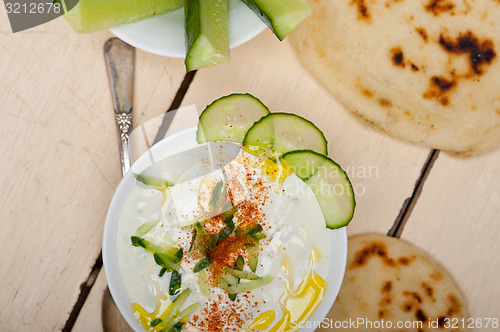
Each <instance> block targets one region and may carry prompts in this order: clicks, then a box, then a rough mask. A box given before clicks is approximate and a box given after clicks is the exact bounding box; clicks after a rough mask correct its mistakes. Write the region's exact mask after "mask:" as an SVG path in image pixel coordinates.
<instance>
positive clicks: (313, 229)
mask: <svg viewBox="0 0 500 332" xmlns="http://www.w3.org/2000/svg"><path fill="white" fill-rule="evenodd" d="M210 146H211V148H210V149H209V148H207V146H206V145H205V146H202V147H200V148H196V149H189V150H187V151H184V152H180V153H177V154H176V155H174V156H171V157H169V158H167V159H166V160H164V161H161V162H159V163H156V164H155V165H153V166H152V167H149V168H148V169H147V170H146V171H145V173H147V174H148V175H155V176H158V177H162V178H164V179H168V180H169V181H172V182H174V183H176V185H175V186H174V188H173V189H172V190H171V191H170V192H168V193H167V197H166V201H165V203H164V204H162V200H165V197H163V198H162V192H160V191H158V190H156V189H152V188H148V187H146V186H144V185H142V184H138V185H137V186H136V188H135V189H134V190H133V191H132V192H131V193H130V196H129V197H128V199H127V201H126V204H125V206H124V209H123V212H122V215H121V219H120V225H119V230H118V254H119V264H120V270H121V273H122V276H123V281H124V284H125V286H126V288H127V291H128V293H129V297H130V301H131V303H139V304H140V305H142V306H143V307H144V308H145V309H146V310H147V311H148V312H152V311H154V310H155V309H156V303H157V299H158V297H160V296H162V295H164V294H166V293H168V285H169V279H170V278H169V273H166V274H165V275H164V276H163V277H159V276H158V274H159V271H160V269H161V268H160V267H159V266H158V265H157V264H156V263H155V262H154V260H153V257H152V255H151V254H150V253H147V252H146V251H145V250H144V249H143V248H139V247H134V246H132V245H131V240H130V237H131V236H133V235H136V230H137V228H139V227H140V226H141V225H143V224H144V223H146V222H150V221H154V220H157V219H158V218H159V219H160V222H159V223H158V224H157V225H156V226H155V227H154V228H153V229H152V230H151V231H149V232H148V233H147V234H146V235H145V236H144V238H145V239H146V240H148V241H151V242H153V243H155V244H159V245H161V244H162V243H168V244H170V245H172V246H176V247H179V246H181V247H183V249H184V252H185V255H186V252H187V248H186V246H188V245H189V243H190V240H191V236H190V235H189V234H191V233H189V232H187V231H185V229H186V228H180V222H186V221H188V220H191V219H194V218H196V217H197V216H199V213H200V208H199V205H198V196H199V192H198V188H199V186H200V183H201V182H202V181H203V179H204V177H206V176H207V175H208V176H209V177H211V178H218V179H223V178H224V176H227V177H228V178H229V179H241V183H242V187H243V189H244V190H243V191H241V195H240V196H238V197H239V199H240V200H244V199H247V200H251V199H253V198H252V197H253V196H252V195H253V194H254V193H253V191H252V186H253V185H254V184H256V183H257V182H259V183H260V188H262V184H263V185H264V187H265V188H267V189H266V192H265V195H266V199H265V202H262V206H261V211H262V215H263V218H264V221H263V223H264V224H265V225H263V226H264V230H265V233H266V235H268V239H269V240H266V241H265V243H267V245H265V247H263V248H262V250H261V253H260V256H259V265H258V267H257V270H256V274H258V275H259V276H263V275H266V274H268V275H271V276H272V277H273V278H274V279H273V281H272V282H271V283H270V284H268V285H266V286H265V287H263V288H259V289H255V290H253V291H251V292H250V294H251V296H249V297H246V298H245V300H244V301H243V300H240V301H239V302H238V303H239V304H236V303H233V302H232V301H230V300H227V301H224V303H223V304H220V303H219V304H220V306H238V310H245V311H246V312H245V315H244V319H245V321H246V323H245V326H248V325H249V324H251V323H252V322H253V320H254V319H255V318H256V317H257V316H258V315H259V314H260V313H263V312H266V311H271V310H272V311H275V312H276V318H275V319H274V321H273V325H274V323H275V322H277V321H278V320H279V319H280V318H281V316H282V315H283V310H282V306H281V307H280V299H281V298H282V297H283V295H284V293H285V280H286V279H287V273H285V271H284V267H283V266H282V265H283V262H284V261H286V260H287V259H289V260H290V261H291V262H292V265H293V273H290V272H289V273H288V278H290V275H293V277H292V279H293V284H294V287H295V288H296V287H297V286H298V285H299V284H300V283H301V282H302V281H303V280H304V276H305V275H306V274H307V273H308V271H309V272H310V270H311V268H312V269H314V271H315V272H316V273H317V274H318V275H319V276H321V277H322V278H323V279H326V277H327V271H328V266H329V254H330V243H329V236H328V232H327V229H326V228H325V221H324V218H323V215H322V213H321V209H320V207H319V204H318V202H317V200H316V198H315V196H314V194H313V193H312V191H311V190H310V188H309V187H308V186H307V185H306V184H305V183H304V182H303V181H302V180H300V179H299V178H297V177H296V176H295V175H294V174H291V175H289V176H288V177H287V178H286V180H285V181H284V182H283V183H282V185H279V184H276V183H272V182H271V181H269V180H268V178H267V177H265V176H263V175H261V169H259V172H257V174H254V175H253V176H251V177H250V178H251V179H250V178H249V179H243V178H242V176H241V174H240V175H236V171H235V170H240V171H241V170H244V169H247V170H248V169H250V168H252V167H253V166H250V165H254V163H255V162H257V161H258V158H256V157H254V156H252V155H250V154H248V153H247V152H245V151H243V150H239V151H240V152H239V154H238V156H237V157H236V158H234V156H235V150H234V149H233V148H231V147H229V148H228V145H227V144H212V145H210ZM234 146H236V145H234ZM210 152H212V153H210ZM207 156H208V157H207ZM213 156H217V158H215V159H217V160H214V158H213ZM233 158H234V159H233ZM228 162H230V163H228ZM220 167H223V168H224V172H223V171H222V169H221V168H220ZM240 189H241V187H240ZM235 200H237V199H235ZM237 203H238V202H234V204H235V205H237ZM237 222H238V221H237V220H236V221H235V223H237ZM313 248H316V249H315V250H316V251H319V252H320V253H321V259H319V261H317V262H315V263H314V264H313V265H314V266H311V259H310V258H311V253H312V251H313ZM192 267H193V263H192V262H188V261H185V260H183V262H182V263H181V268H182V270H181V274H182V288H190V289H191V290H192V293H191V295H190V297H189V298H188V301H187V302H186V305H188V304H190V303H193V302H196V301H199V302H200V303H201V304H202V309H200V310H198V311H197V312H196V313H195V314H193V316H195V315H196V316H198V317H199V318H200V320H203V319H204V317H203V315H204V313H203V312H204V311H203V310H204V309H203V305H205V304H207V301H208V298H207V297H206V296H204V295H202V294H201V292H200V286H199V284H198V277H199V276H198V274H195V273H193V272H192ZM218 295H222V296H225V297H226V298H227V294H226V293H225V292H224V291H222V290H221V289H219V288H215V289H211V292H210V296H211V297H212V300H213V299H214V298H216V297H217V296H218ZM238 297H239V298H241V295H238ZM242 302H245V303H242ZM206 310H207V309H206V308H205V312H206ZM273 325H271V326H270V327H272V326H273ZM186 326H187V329H188V330H193V331H195V330H198V329H197V328H196V327H195V326H196V324H187V325H186ZM198 327H199V326H198ZM266 329H269V328H268V327H267V326H266ZM201 330H208V328H207V327H204V328H201ZM224 330H226V331H239V330H241V326H235V325H234V324H233V325H231V324H229V325H227V326H225V327H224Z"/></svg>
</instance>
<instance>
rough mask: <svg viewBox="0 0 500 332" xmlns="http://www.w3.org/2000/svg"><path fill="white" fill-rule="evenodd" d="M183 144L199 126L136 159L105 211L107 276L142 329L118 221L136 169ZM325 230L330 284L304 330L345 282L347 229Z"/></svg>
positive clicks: (189, 143)
mask: <svg viewBox="0 0 500 332" xmlns="http://www.w3.org/2000/svg"><path fill="white" fill-rule="evenodd" d="M180 146H182V147H183V148H192V147H196V146H197V143H196V128H190V129H186V130H183V131H181V132H178V133H177V134H174V135H172V136H169V137H167V138H165V139H164V140H162V141H160V142H159V143H158V144H156V145H154V146H153V147H152V148H151V149H150V150H149V151H148V152H146V153H144V154H143V155H142V156H141V157H140V158H139V159H137V161H136V162H135V163H134V165H133V167H132V171H130V172H128V173H127V174H126V175H125V177H124V178H123V179H122V181H121V182H120V184H119V185H118V188H117V189H116V192H115V194H114V196H113V199H112V200H111V204H110V206H109V209H108V213H107V215H106V222H105V224H104V235H103V243H102V253H103V264H104V271H105V273H106V279H107V282H108V286H109V290H110V292H111V295H112V296H113V299H114V301H115V303H116V305H117V307H118V309H119V310H120V312H121V314H122V316H123V317H124V318H125V320H126V321H127V323H128V324H129V325H130V326H131V327H132V328H133V329H134V330H135V331H137V332H139V331H141V332H142V331H144V329H143V328H142V327H141V325H140V324H139V323H138V322H137V320H136V319H135V317H134V315H133V313H132V307H131V301H130V299H129V296H128V292H127V289H126V288H125V284H124V282H123V279H122V276H121V273H120V267H119V262H118V250H117V245H118V242H117V234H118V226H119V221H120V217H121V214H122V210H123V206H124V204H125V201H126V200H127V198H128V196H129V194H130V192H131V191H132V190H133V189H134V187H135V186H136V181H135V179H134V176H133V173H134V172H141V171H143V170H144V169H146V168H147V167H149V166H150V165H152V160H157V161H158V160H162V159H163V158H165V157H167V156H170V155H172V154H173V153H175V152H179V151H178V149H179V148H178V147H180ZM176 150H177V151H176ZM325 231H328V233H329V236H330V248H331V253H330V265H329V269H328V275H327V278H326V281H327V283H328V286H327V290H326V293H325V296H324V299H323V302H322V303H321V304H320V305H319V306H318V307H317V308H316V310H315V311H314V313H313V315H312V316H311V318H310V319H309V322H310V323H308V325H306V327H304V328H302V329H300V331H301V332H312V331H314V330H315V329H316V328H314V327H313V326H315V325H313V324H319V323H321V322H322V319H323V318H324V317H325V316H326V315H327V313H328V312H329V310H330V308H331V306H332V305H333V303H334V302H335V299H336V297H337V294H338V292H339V290H340V285H341V284H342V280H343V278H344V272H345V267H346V261H347V233H346V230H345V227H344V228H341V229H338V230H327V229H326V228H325ZM309 325H310V326H309ZM316 327H317V325H316Z"/></svg>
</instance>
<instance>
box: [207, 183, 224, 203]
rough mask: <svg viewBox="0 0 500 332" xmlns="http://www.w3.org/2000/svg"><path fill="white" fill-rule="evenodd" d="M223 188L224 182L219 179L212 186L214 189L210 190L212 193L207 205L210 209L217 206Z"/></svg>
mask: <svg viewBox="0 0 500 332" xmlns="http://www.w3.org/2000/svg"><path fill="white" fill-rule="evenodd" d="M223 188H224V182H222V181H219V182H217V184H216V185H215V187H214V190H212V194H211V196H210V201H209V203H208V206H209V208H210V209H215V207H216V206H217V203H218V202H219V199H220V197H221V194H222V189H223Z"/></svg>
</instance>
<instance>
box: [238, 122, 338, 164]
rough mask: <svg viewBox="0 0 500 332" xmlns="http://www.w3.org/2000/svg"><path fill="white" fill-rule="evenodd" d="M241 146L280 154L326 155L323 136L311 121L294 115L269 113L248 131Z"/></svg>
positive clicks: (325, 143)
mask: <svg viewBox="0 0 500 332" xmlns="http://www.w3.org/2000/svg"><path fill="white" fill-rule="evenodd" d="M243 145H254V146H259V147H262V148H265V149H269V150H275V151H278V152H280V153H286V152H288V151H293V150H304V149H307V150H313V151H316V152H318V153H321V154H324V155H325V156H326V155H327V153H328V147H327V141H326V138H325V135H323V133H322V132H321V130H319V129H318V127H316V126H315V125H314V124H313V123H312V122H311V121H309V120H306V119H304V118H302V117H300V116H298V115H295V114H288V113H270V114H268V115H266V116H265V117H263V118H262V119H260V120H259V121H257V122H255V123H254V125H253V126H252V127H251V128H250V129H249V130H248V132H247V134H246V135H245V138H244V140H243Z"/></svg>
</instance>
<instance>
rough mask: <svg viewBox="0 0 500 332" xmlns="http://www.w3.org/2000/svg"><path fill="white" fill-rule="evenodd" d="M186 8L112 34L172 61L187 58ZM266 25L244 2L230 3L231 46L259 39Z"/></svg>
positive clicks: (121, 28) (233, 0)
mask: <svg viewBox="0 0 500 332" xmlns="http://www.w3.org/2000/svg"><path fill="white" fill-rule="evenodd" d="M184 25H185V24H184V8H180V9H177V10H175V11H173V12H170V13H166V14H163V15H159V16H155V17H151V18H148V19H146V20H143V21H140V22H137V23H132V24H127V25H122V26H119V27H116V28H113V29H110V31H111V32H112V33H113V34H114V35H115V36H117V37H118V38H120V39H121V40H123V41H124V42H126V43H128V44H130V45H132V46H134V47H137V48H139V49H141V50H143V51H146V52H149V53H154V54H158V55H162V56H167V57H172V58H184V57H185V55H186V46H185V32H184ZM265 27H266V25H265V24H264V23H263V22H262V21H261V20H260V19H259V18H258V17H257V15H255V13H253V12H252V11H251V10H250V9H249V8H248V7H247V6H246V5H245V4H244V3H243V2H241V1H239V0H229V44H230V46H231V48H234V47H237V46H239V45H241V44H243V43H245V42H247V41H249V40H250V39H252V38H254V37H255V36H257V35H258V34H259V33H261V32H262V31H263V30H264V29H265Z"/></svg>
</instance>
